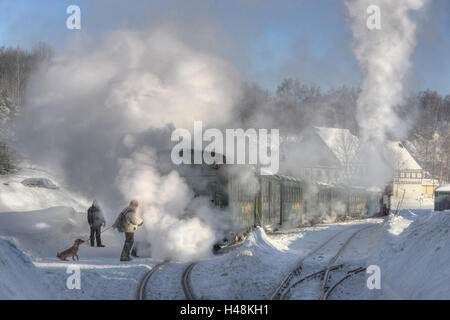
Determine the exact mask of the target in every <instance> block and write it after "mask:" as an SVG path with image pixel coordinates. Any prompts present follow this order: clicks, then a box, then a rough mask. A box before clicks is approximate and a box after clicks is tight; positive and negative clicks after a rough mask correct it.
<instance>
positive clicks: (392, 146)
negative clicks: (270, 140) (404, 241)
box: [280, 127, 423, 197]
mask: <svg viewBox="0 0 450 320" xmlns="http://www.w3.org/2000/svg"><path fill="white" fill-rule="evenodd" d="M361 154H362V151H361V145H360V140H359V138H358V137H357V136H356V135H354V134H352V133H351V132H350V130H348V129H341V128H327V127H309V128H307V129H306V130H305V131H304V132H303V133H302V134H301V135H300V136H299V137H284V138H282V139H281V146H280V156H281V161H280V171H281V172H285V173H286V174H289V175H293V176H299V177H301V178H303V179H305V180H308V181H312V182H319V183H329V184H336V183H344V184H354V183H356V184H358V183H359V182H360V178H361V176H366V175H367V170H368V166H367V163H366V162H365V160H364V159H362V156H361ZM381 155H382V157H381V159H382V160H383V161H384V162H385V164H386V165H387V166H388V167H390V168H391V170H392V172H393V177H392V181H393V192H394V196H397V195H399V196H400V197H401V196H402V195H403V191H404V192H405V197H418V196H420V195H421V194H422V176H423V174H422V168H421V167H420V165H419V164H418V163H417V161H416V160H415V159H414V158H413V157H412V155H411V154H410V153H409V152H408V150H407V149H406V148H405V147H404V145H403V144H402V143H401V142H400V141H388V142H387V143H386V144H385V147H384V148H383V150H381Z"/></svg>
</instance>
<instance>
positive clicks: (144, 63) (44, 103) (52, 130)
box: [17, 28, 240, 260]
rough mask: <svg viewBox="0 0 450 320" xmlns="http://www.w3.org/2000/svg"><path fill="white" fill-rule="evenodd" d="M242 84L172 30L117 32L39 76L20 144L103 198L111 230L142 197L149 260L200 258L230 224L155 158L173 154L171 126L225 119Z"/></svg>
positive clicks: (21, 126) (37, 160) (76, 184)
mask: <svg viewBox="0 0 450 320" xmlns="http://www.w3.org/2000/svg"><path fill="white" fill-rule="evenodd" d="M239 86H240V85H239V75H238V72H237V71H236V70H235V69H234V67H233V66H231V65H230V64H228V63H227V62H226V61H224V60H222V59H220V58H218V57H216V56H213V55H210V54H208V53H207V52H202V51H199V50H196V49H194V48H192V47H190V46H189V45H188V44H186V43H184V42H183V41H182V40H181V39H180V38H179V37H178V36H177V33H176V30H174V29H169V28H160V29H157V30H153V31H151V32H138V31H130V30H120V31H116V32H113V33H112V34H110V35H109V37H108V38H107V39H106V40H105V41H104V42H103V43H101V44H100V45H98V46H96V47H95V48H86V47H85V48H82V50H80V51H79V52H71V53H66V54H63V55H61V56H59V57H57V58H56V59H55V61H54V63H52V65H51V66H50V67H48V69H43V70H42V72H40V73H39V74H38V75H37V76H36V77H35V79H34V81H33V82H32V84H31V87H30V89H29V93H28V101H29V103H28V106H27V108H26V109H25V112H24V114H23V115H22V116H21V118H20V119H19V121H18V124H17V126H18V138H19V142H20V143H21V144H22V148H23V150H24V151H25V153H26V154H27V155H29V156H30V157H31V158H32V160H33V162H35V163H38V164H40V165H42V166H45V167H50V169H51V170H52V171H53V172H55V171H56V172H57V173H58V174H59V175H60V176H62V177H64V180H65V182H66V183H67V184H68V185H69V186H71V187H72V188H75V189H77V190H78V191H80V190H81V191H83V192H84V194H85V196H87V197H89V198H91V199H92V198H98V199H99V200H101V202H102V203H103V205H104V207H106V208H107V209H108V212H107V215H108V216H109V219H108V220H109V221H110V222H111V223H112V222H113V220H114V219H115V217H116V216H117V214H118V212H120V209H121V207H123V206H124V205H126V204H127V203H128V202H129V200H130V199H138V200H139V202H140V210H141V212H142V213H143V215H144V218H145V223H144V228H143V229H144V231H145V232H141V233H138V234H141V235H142V234H145V239H140V240H143V241H146V242H150V243H151V245H152V248H151V250H152V256H153V257H155V258H162V259H181V260H189V259H196V258H199V257H200V256H204V255H206V254H207V253H208V252H209V251H210V248H211V246H212V244H213V243H214V242H215V241H216V240H217V239H219V238H220V237H222V236H223V235H222V231H223V228H224V227H226V222H225V221H224V220H223V218H221V215H220V213H219V212H217V209H214V208H212V207H211V205H210V203H209V199H204V198H201V197H200V198H195V199H194V195H193V193H192V191H191V190H190V189H189V187H188V186H187V184H186V183H185V181H184V179H183V178H182V177H180V176H179V174H178V173H177V172H176V171H173V170H172V168H171V164H170V158H167V157H166V158H163V156H162V155H161V154H160V153H159V151H161V150H170V148H171V146H170V144H169V143H170V133H171V132H172V130H174V128H175V127H183V128H187V129H189V128H191V127H192V124H193V122H194V120H202V121H203V122H204V123H205V125H208V126H220V125H222V124H223V123H225V122H226V121H228V119H229V118H230V115H231V111H232V108H233V105H234V103H235V99H236V97H237V96H238V95H239ZM118 199H120V200H118ZM194 204H195V205H194ZM222 216H223V213H222Z"/></svg>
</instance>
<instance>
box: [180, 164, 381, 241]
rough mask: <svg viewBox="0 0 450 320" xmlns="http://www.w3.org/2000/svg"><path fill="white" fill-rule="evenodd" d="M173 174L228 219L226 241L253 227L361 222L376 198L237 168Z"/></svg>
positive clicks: (186, 169)
mask: <svg viewBox="0 0 450 320" xmlns="http://www.w3.org/2000/svg"><path fill="white" fill-rule="evenodd" d="M179 172H180V174H181V176H183V177H184V178H185V179H186V182H187V183H188V185H189V186H190V187H191V189H192V190H193V191H194V193H195V196H207V197H209V199H210V201H211V203H213V204H214V205H215V206H217V207H220V208H223V209H224V214H228V215H229V216H230V221H231V224H232V227H231V230H230V234H229V236H230V238H231V239H233V238H235V237H236V236H240V235H242V234H243V233H245V232H246V231H248V230H250V229H251V228H253V227H255V226H262V227H264V228H266V229H276V228H278V227H280V226H287V227H295V226H300V225H305V224H317V223H320V222H322V221H324V220H328V221H331V220H333V219H335V220H337V219H345V217H362V216H364V215H366V214H367V212H369V211H373V210H374V209H371V207H373V205H374V203H375V204H377V203H378V201H379V199H380V197H382V193H381V192H379V191H374V190H366V189H365V188H358V187H348V186H343V185H341V186H340V185H328V184H312V183H308V182H306V181H303V180H301V179H297V178H293V177H288V176H283V175H259V174H258V171H257V170H255V169H253V168H249V167H245V166H237V165H228V164H224V165H220V166H211V165H206V164H200V165H185V166H184V167H182V168H181V169H180V170H179Z"/></svg>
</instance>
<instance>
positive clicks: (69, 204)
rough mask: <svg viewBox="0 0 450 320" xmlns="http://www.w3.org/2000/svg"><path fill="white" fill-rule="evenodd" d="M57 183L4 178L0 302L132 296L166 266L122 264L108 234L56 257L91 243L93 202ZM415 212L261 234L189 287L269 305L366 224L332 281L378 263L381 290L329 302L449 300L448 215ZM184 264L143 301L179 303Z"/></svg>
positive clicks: (202, 270) (305, 289)
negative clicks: (75, 282) (70, 256)
mask: <svg viewBox="0 0 450 320" xmlns="http://www.w3.org/2000/svg"><path fill="white" fill-rule="evenodd" d="M28 178H34V179H38V181H39V179H48V180H49V181H51V182H52V184H50V185H46V184H45V183H43V184H42V186H39V185H38V186H27V185H26V184H23V183H22V181H24V180H25V179H28ZM57 180H58V179H56V178H55V177H52V176H51V175H49V174H48V173H45V172H43V171H39V170H34V169H24V170H21V171H20V172H19V173H17V174H14V175H9V176H3V177H0V211H1V212H0V298H1V299H135V298H136V294H137V290H138V286H139V283H140V281H141V279H142V277H143V276H144V275H145V274H146V273H147V271H148V270H150V269H151V268H152V267H154V266H155V265H156V264H158V263H159V262H160V261H157V260H154V259H151V258H137V259H135V260H133V261H132V262H126V263H124V262H120V261H119V259H118V257H119V254H120V251H121V249H122V245H123V235H121V234H119V233H117V232H115V231H113V230H108V231H106V232H105V233H104V234H103V236H102V237H103V239H104V243H105V244H106V245H107V247H106V248H91V247H89V246H88V245H86V244H83V245H81V247H80V250H79V256H80V261H75V262H73V261H60V260H58V259H57V258H56V253H57V252H58V251H61V250H64V249H66V248H69V247H70V246H71V245H72V243H73V241H74V240H75V239H77V238H82V239H86V238H87V236H88V231H89V228H88V226H87V222H86V213H85V210H86V208H87V206H88V205H89V204H88V203H87V202H86V201H85V200H84V199H82V198H81V197H78V196H75V195H73V194H72V193H71V192H68V191H67V190H65V189H64V187H63V186H60V185H59V184H58V181H57ZM53 184H54V185H56V186H58V188H57V189H55V188H53V187H52V185H53ZM48 186H50V188H48ZM422 204H423V203H422ZM428 205H429V204H428ZM415 206H416V205H415V203H414V199H412V200H408V201H406V202H405V205H404V206H402V207H403V208H411V209H404V210H402V211H401V212H400V214H399V215H398V216H394V215H391V216H390V217H388V218H378V219H362V220H353V221H346V222H341V223H334V224H324V225H318V226H314V227H307V228H300V229H290V230H283V231H279V232H277V233H272V234H266V232H265V231H264V230H263V229H261V228H257V229H256V230H255V231H254V232H252V233H251V234H250V235H249V236H248V237H247V239H246V240H245V241H244V243H243V244H242V245H240V246H236V247H234V248H232V249H228V250H225V251H224V253H223V254H220V255H216V256H213V257H210V258H207V259H203V260H200V261H198V263H197V264H196V266H195V267H194V269H193V270H192V274H191V280H192V289H193V291H194V294H195V296H196V297H198V298H199V299H267V298H268V297H269V296H270V295H271V293H272V292H273V291H274V290H275V288H276V287H277V285H278V284H279V283H280V281H281V279H282V278H283V277H284V276H285V275H286V274H287V273H288V272H289V271H290V270H291V269H292V268H293V267H294V266H295V265H296V264H297V263H298V261H299V260H300V259H302V258H305V259H304V261H303V270H302V274H301V276H300V277H302V276H304V275H308V274H311V273H314V272H316V271H319V270H322V269H323V268H325V267H326V266H327V265H328V263H329V261H330V259H331V258H332V257H333V256H334V255H335V254H336V252H337V251H338V250H339V248H340V247H341V245H342V244H343V243H344V242H345V241H346V240H347V239H348V237H349V236H350V235H352V234H353V232H354V231H355V230H359V229H361V228H363V227H367V228H366V229H364V231H361V232H360V233H359V234H357V235H356V236H355V238H353V240H352V241H351V242H350V243H349V245H348V247H347V248H346V249H345V250H344V251H343V252H342V255H341V256H340V257H339V258H338V259H337V260H336V261H335V263H334V265H342V267H341V268H340V269H337V270H334V271H332V272H331V273H330V283H334V282H336V281H337V280H339V279H340V278H342V277H343V276H344V275H345V274H346V272H347V271H348V270H352V269H355V268H358V267H364V268H365V267H367V266H369V265H377V266H379V268H380V271H381V289H379V290H378V289H373V290H370V289H368V288H367V285H366V282H367V278H368V276H369V275H368V274H366V273H365V272H361V273H359V274H358V275H356V276H354V277H352V278H350V279H349V280H347V281H345V282H343V283H342V284H341V285H340V286H338V287H337V288H336V290H335V291H334V292H333V293H332V294H331V295H330V299H398V298H402V299H449V298H450V271H449V269H448V265H449V264H450V250H449V248H450V233H449V230H450V212H449V211H444V212H434V211H432V210H430V209H423V206H422V209H417V206H416V208H414V207H415ZM393 207H395V205H393ZM331 238H332V240H331V241H329V243H327V244H326V245H324V246H323V247H322V248H321V249H320V250H318V251H317V252H315V253H314V254H313V255H311V256H309V254H310V253H311V252H312V251H314V250H315V249H316V248H318V247H319V246H320V245H321V244H323V243H324V242H325V241H326V240H328V239H331ZM187 265H188V264H187V263H177V262H173V263H170V264H167V265H165V266H164V267H162V268H161V269H160V270H158V271H157V272H155V273H154V275H153V276H152V278H151V279H150V281H149V283H148V285H147V291H146V297H147V298H150V299H183V298H184V293H183V291H182V286H181V276H182V274H183V271H184V269H185V268H186V267H187ZM69 266H72V267H73V266H77V267H79V268H80V279H81V288H80V289H79V290H78V289H69V288H68V287H67V285H66V281H67V279H68V277H69V276H71V274H70V273H67V271H68V267H69ZM319 284H320V279H319V280H318V279H310V280H308V281H304V282H302V283H301V284H299V285H297V286H296V287H295V288H293V289H292V290H291V291H290V292H289V294H288V295H287V298H290V299H316V298H317V297H318V296H317V293H318V288H319Z"/></svg>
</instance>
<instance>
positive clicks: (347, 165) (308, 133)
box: [280, 127, 365, 184]
mask: <svg viewBox="0 0 450 320" xmlns="http://www.w3.org/2000/svg"><path fill="white" fill-rule="evenodd" d="M280 156H281V161H280V170H281V171H282V172H286V174H290V175H293V176H300V177H301V178H303V179H305V180H308V181H313V182H319V183H329V184H335V183H344V182H346V183H348V182H350V181H351V180H352V179H353V178H354V177H355V176H357V175H359V174H362V173H363V171H364V170H365V165H364V163H362V162H361V161H360V159H359V139H358V137H356V136H355V135H353V134H352V133H351V132H350V130H348V129H340V128H326V127H310V128H307V129H306V130H305V131H304V132H303V133H302V134H301V136H299V137H284V138H283V139H281V146H280Z"/></svg>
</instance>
